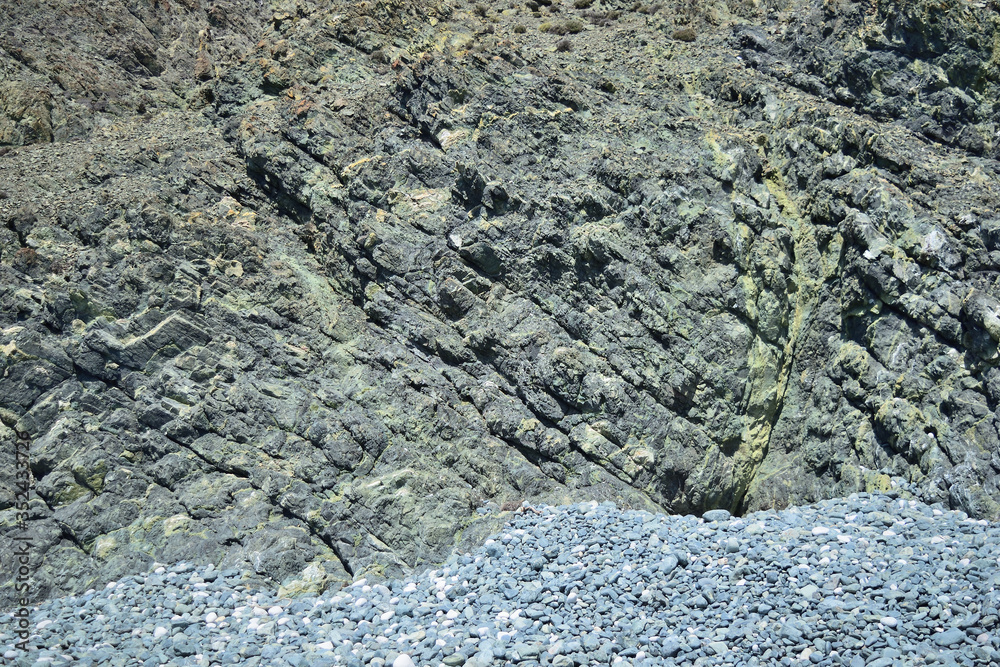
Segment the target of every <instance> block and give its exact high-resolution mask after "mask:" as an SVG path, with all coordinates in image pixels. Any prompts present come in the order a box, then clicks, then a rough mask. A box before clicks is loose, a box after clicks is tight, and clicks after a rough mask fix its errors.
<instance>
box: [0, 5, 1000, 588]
mask: <svg viewBox="0 0 1000 667" xmlns="http://www.w3.org/2000/svg"><path fill="white" fill-rule="evenodd" d="M900 5H902V7H901V8H900V7H899V6H900ZM74 7H75V5H70V4H68V3H66V4H61V3H59V2H55V3H49V4H48V5H45V6H42V5H40V4H39V5H37V6H36V5H30V4H25V3H22V4H21V5H19V6H18V8H17V11H16V12H14V13H12V14H11V15H9V16H6V17H4V18H3V19H2V20H3V21H5V22H6V23H5V25H4V26H3V28H4V29H3V30H0V47H2V49H3V50H2V51H0V66H2V67H3V68H4V69H3V72H4V76H3V81H4V83H3V84H0V141H2V142H5V143H7V144H8V147H7V148H4V149H0V151H5V154H4V155H3V156H0V218H2V220H3V225H2V226H0V253H2V254H0V304H2V306H0V367H2V369H3V372H2V377H0V418H2V422H3V424H2V425H0V443H2V444H3V447H2V449H0V508H5V509H2V510H0V543H3V542H6V541H8V540H9V539H10V536H11V535H12V534H13V532H14V531H15V530H17V528H16V523H15V512H14V509H13V505H14V470H15V465H14V457H15V447H14V442H15V440H16V436H15V429H17V430H18V431H22V432H26V433H28V434H29V435H30V437H31V439H32V445H31V465H32V470H33V473H34V476H35V479H36V482H35V491H36V497H35V498H34V500H33V501H32V503H31V512H30V521H29V529H30V531H31V532H32V535H33V537H34V551H33V553H32V558H33V567H34V570H33V571H34V572H35V577H36V588H35V593H36V595H38V596H50V595H55V594H58V593H68V592H76V591H79V590H81V589H85V588H86V587H87V586H88V585H89V584H90V583H91V582H93V581H96V580H110V579H115V578H118V577H120V576H123V575H125V574H128V573H134V572H137V571H139V570H143V569H145V568H146V567H147V566H148V565H149V564H150V563H152V562H153V561H154V560H157V561H161V562H167V561H175V560H181V559H187V560H190V561H192V562H198V563H207V562H213V563H215V564H216V565H218V566H221V567H230V566H239V567H250V568H253V569H254V570H255V571H256V572H258V573H259V574H260V575H261V577H262V578H263V579H269V580H273V581H275V582H277V583H279V584H281V585H283V586H284V591H285V592H287V593H289V594H293V593H296V592H305V591H316V590H321V589H325V588H330V587H336V586H337V585H339V582H343V581H347V580H349V579H351V578H352V577H357V576H362V575H364V576H368V577H375V578H377V577H379V576H389V575H400V574H403V573H405V572H408V571H411V570H414V569H419V568H421V567H425V566H427V565H429V564H431V563H434V562H437V561H440V560H442V559H443V558H444V557H445V556H446V555H447V554H448V553H449V552H450V551H451V550H452V549H454V548H456V547H462V546H465V545H468V544H471V543H474V542H475V541H476V540H477V539H481V537H482V536H484V535H486V534H488V533H490V532H492V530H494V529H495V527H496V526H497V525H498V514H499V513H500V512H501V510H502V509H512V508H513V507H516V505H517V504H518V503H519V502H520V501H521V500H525V499H527V500H533V501H536V500H537V501H540V502H546V503H551V504H558V503H565V502H571V501H578V500H591V499H594V500H614V501H615V502H617V503H619V504H622V505H626V506H630V507H635V508H643V509H662V510H668V511H673V512H695V513H700V512H703V511H705V510H709V509H713V508H722V509H726V510H729V511H731V512H735V513H741V512H744V511H748V510H756V509H761V508H766V507H778V508H781V507H784V506H786V505H788V504H791V503H799V502H806V501H812V500H816V499H819V498H826V497H834V496H840V495H845V494H848V493H850V492H853V491H857V490H888V489H890V488H896V489H897V491H900V492H902V493H905V494H913V495H917V496H919V497H920V498H921V499H922V500H924V501H927V502H943V503H945V504H948V505H950V506H952V507H954V508H958V509H962V510H964V511H966V512H968V513H969V514H970V515H972V516H975V517H997V516H998V515H1000V490H998V476H997V474H998V472H1000V440H998V431H997V407H998V400H1000V371H998V369H997V362H998V359H1000V357H998V340H1000V301H998V297H1000V290H998V287H997V279H998V277H1000V214H998V211H1000V178H998V177H1000V162H998V161H997V158H998V157H1000V137H998V135H997V131H998V127H997V122H996V120H995V119H996V118H997V113H998V112H1000V98H998V92H997V91H998V85H1000V73H998V65H1000V60H998V58H1000V56H998V52H997V44H996V41H995V38H994V35H995V34H998V33H997V28H998V27H1000V26H998V18H997V16H998V15H997V12H996V9H997V7H996V3H995V2H993V3H972V4H968V3H961V4H959V3H954V4H951V3H940V2H924V1H917V0H910V1H909V2H906V3H889V2H864V3H852V2H848V1H846V0H844V1H842V2H827V3H823V4H822V5H820V4H819V3H811V2H798V1H794V2H786V3H783V4H779V5H778V6H776V5H774V3H770V4H766V5H765V4H760V5H758V4H756V3H754V4H751V3H738V2H735V1H734V2H730V3H729V4H728V5H727V4H726V3H721V2H717V3H714V4H713V3H706V4H704V5H695V4H692V3H678V4H677V5H676V6H672V5H663V6H655V5H653V6H647V5H642V4H640V3H636V4H635V5H632V4H631V3H621V2H614V1H611V2H594V3H591V2H588V1H586V0H583V1H581V0H577V2H573V3H571V2H568V1H564V2H562V3H556V2H553V3H551V4H544V3H535V2H528V3H527V4H526V5H523V4H520V3H511V4H510V5H503V6H501V5H493V6H487V5H469V4H465V3H463V2H445V3H436V4H432V3H425V2H418V1H417V0H379V1H378V2H362V3H353V2H351V3H348V2H340V1H339V0H337V1H335V2H332V3H330V2H324V3H313V2H309V1H306V0H297V1H295V2H272V3H270V4H268V3H257V2H253V1H251V2H246V3H243V4H240V3H216V4H210V3H202V4H199V3H198V2H196V1H192V2H187V3H180V2H178V3H176V4H173V3H167V2H162V3H153V4H152V5H147V4H143V8H142V9H141V10H140V9H138V8H135V7H130V6H128V5H126V4H122V5H115V4H109V5H105V7H106V8H105V9H102V10H100V12H97V10H95V11H94V12H90V13H88V12H82V13H81V10H79V9H78V8H77V9H74ZM95 12H97V13H95ZM101 12H103V13H101ZM57 15H58V17H59V18H58V20H56V19H55V18H54V17H56V16H57ZM50 19H52V20H50ZM3 567H4V568H8V569H9V568H11V567H13V566H12V565H11V564H10V563H7V562H6V561H5V562H4V563H3ZM5 573H6V574H9V572H7V570H5ZM12 580H13V579H12V577H9V576H5V577H4V579H3V581H4V582H11V581H12ZM11 585H12V584H5V586H6V587H4V588H0V606H2V605H4V604H7V603H9V602H10V600H12V598H13V591H12V589H11V588H10V586H11Z"/></svg>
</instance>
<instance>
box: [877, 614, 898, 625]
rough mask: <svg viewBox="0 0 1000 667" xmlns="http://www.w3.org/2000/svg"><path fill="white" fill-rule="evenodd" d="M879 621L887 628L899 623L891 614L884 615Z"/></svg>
mask: <svg viewBox="0 0 1000 667" xmlns="http://www.w3.org/2000/svg"><path fill="white" fill-rule="evenodd" d="M880 623H882V625H884V626H885V627H887V628H894V627H896V624H897V623H899V621H897V620H896V619H895V618H893V617H892V616H886V617H885V618H883V619H882V620H881V621H880Z"/></svg>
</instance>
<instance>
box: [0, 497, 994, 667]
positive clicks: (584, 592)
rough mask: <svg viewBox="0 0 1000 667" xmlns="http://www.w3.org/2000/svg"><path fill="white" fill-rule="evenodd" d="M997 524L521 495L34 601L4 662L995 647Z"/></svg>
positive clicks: (696, 661) (357, 663)
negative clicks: (469, 521)
mask: <svg viewBox="0 0 1000 667" xmlns="http://www.w3.org/2000/svg"><path fill="white" fill-rule="evenodd" d="M998 564H1000V528H998V526H997V525H996V524H993V523H989V522H986V521H981V520H973V519H970V518H968V517H967V516H966V515H964V514H963V513H961V512H955V511H948V510H945V509H942V508H941V507H936V506H927V505H924V504H921V503H919V502H917V501H914V500H906V499H901V498H897V497H890V496H885V495H870V494H853V495H851V496H850V497H848V498H843V499H835V500H826V501H822V502H819V503H816V504H814V505H810V506H803V507H792V508H789V509H786V510H783V511H774V510H768V511H765V512H757V513H754V514H749V515H747V516H744V517H733V516H730V514H729V513H728V512H726V511H725V510H713V511H710V512H706V513H705V515H704V516H703V517H700V518H699V517H695V516H670V515H655V514H650V513H648V512H643V511H628V510H621V509H618V508H616V507H615V506H614V505H613V504H610V503H603V504H597V503H582V504H577V505H568V506H562V507H543V506H536V507H532V506H528V505H524V506H522V508H520V509H519V510H518V511H517V512H516V513H514V514H512V515H511V518H510V520H509V522H508V523H507V525H506V526H505V527H504V529H503V530H502V531H501V532H500V533H498V534H496V535H494V536H492V537H491V538H490V539H488V540H487V541H486V542H485V543H484V544H483V545H482V547H481V548H479V549H478V550H476V551H475V552H474V553H469V554H464V555H454V556H452V557H451V558H450V559H449V560H448V561H447V562H446V563H445V564H443V565H442V566H441V567H439V568H437V569H435V570H431V571H427V572H423V573H421V574H419V575H415V576H413V577H410V578H408V579H404V580H399V581H390V582H385V583H368V582H366V581H364V580H360V581H357V582H355V583H354V584H353V585H351V586H349V587H347V588H345V589H343V590H340V591H337V592H333V593H327V594H324V595H322V596H319V597H310V598H299V599H278V598H277V597H276V594H275V593H274V592H273V591H267V590H258V589H254V588H252V587H248V586H247V585H245V584H244V583H241V581H242V580H243V575H242V573H241V572H239V571H236V570H218V569H215V568H213V567H211V566H209V567H193V566H191V565H190V564H185V563H178V564H174V565H172V566H163V567H158V568H157V569H155V570H154V571H153V572H151V573H149V574H146V575H142V576H137V577H127V578H123V579H122V580H120V581H116V582H110V583H108V584H107V586H106V587H105V588H103V589H102V590H100V591H88V592H87V593H86V594H84V595H80V596H75V597H65V598H60V599H53V600H49V601H46V602H44V603H43V604H41V605H39V606H38V607H37V608H36V609H35V610H34V611H33V613H32V617H31V632H32V635H31V637H30V639H29V642H28V643H29V646H31V647H32V649H31V650H30V651H28V652H23V651H18V650H16V649H15V648H14V643H15V642H16V641H17V639H16V637H15V636H14V634H13V628H14V627H15V626H14V624H13V622H14V619H13V617H12V616H11V615H10V614H6V618H5V619H4V620H5V622H4V623H3V630H2V633H0V647H2V651H6V652H5V653H3V657H4V658H5V659H6V661H7V662H8V663H10V664H16V665H68V664H72V665H111V666H114V665H146V666H152V665H157V666H159V665H246V666H249V667H255V666H257V665H276V666H278V665H291V666H292V667H305V666H307V665H308V666H319V665H348V666H351V667H361V666H362V665H365V666H373V667H382V666H385V665H390V666H392V667H411V666H413V665H419V666H423V665H433V666H435V667H436V666H439V665H447V666H450V667H454V666H458V665H468V666H469V667H476V666H485V665H514V664H516V665H519V666H524V667H531V666H534V665H554V666H561V667H570V666H572V665H607V664H612V665H613V664H616V663H619V664H622V665H849V666H850V667H862V666H866V667H889V666H901V665H921V664H942V665H991V664H1000V650H998V649H1000V632H998V627H997V623H998V606H1000V590H998V588H1000V587H998V583H1000V568H998Z"/></svg>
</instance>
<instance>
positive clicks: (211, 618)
mask: <svg viewBox="0 0 1000 667" xmlns="http://www.w3.org/2000/svg"><path fill="white" fill-rule="evenodd" d="M217 618H219V615H218V614H216V613H215V612H214V611H210V612H209V613H208V614H207V615H206V616H205V622H206V623H215V620H216V619H217Z"/></svg>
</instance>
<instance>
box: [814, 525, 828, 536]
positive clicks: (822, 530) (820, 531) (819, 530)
mask: <svg viewBox="0 0 1000 667" xmlns="http://www.w3.org/2000/svg"><path fill="white" fill-rule="evenodd" d="M812 533H813V535H829V534H830V529H829V528H827V527H826V526H816V527H815V528H813V530H812Z"/></svg>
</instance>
